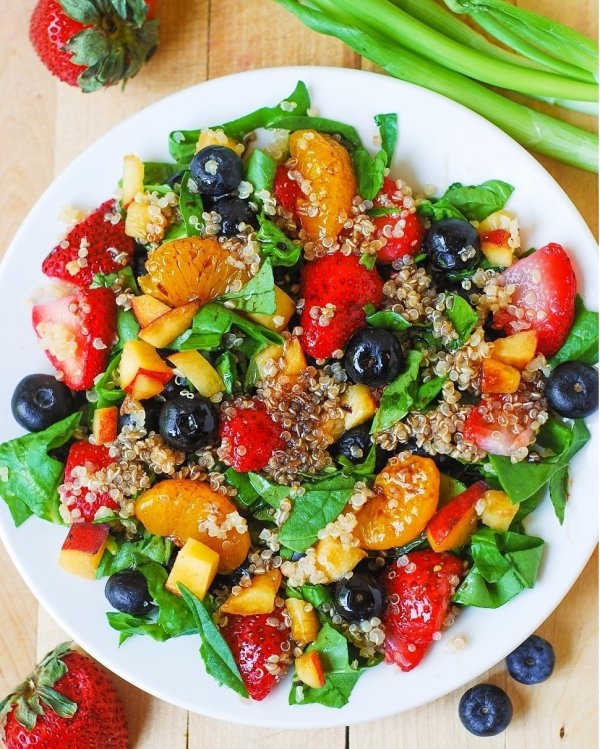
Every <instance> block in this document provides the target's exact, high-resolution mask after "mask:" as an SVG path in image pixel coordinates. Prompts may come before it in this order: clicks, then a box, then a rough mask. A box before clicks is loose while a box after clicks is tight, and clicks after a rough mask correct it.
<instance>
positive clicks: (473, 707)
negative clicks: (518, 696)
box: [458, 684, 513, 736]
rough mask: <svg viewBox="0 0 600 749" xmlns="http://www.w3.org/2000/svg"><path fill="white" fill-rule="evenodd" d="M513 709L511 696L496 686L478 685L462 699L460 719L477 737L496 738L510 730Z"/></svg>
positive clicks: (459, 705) (459, 709)
mask: <svg viewBox="0 0 600 749" xmlns="http://www.w3.org/2000/svg"><path fill="white" fill-rule="evenodd" d="M512 715H513V707H512V702H511V701H510V698H509V696H508V695H507V694H506V692H505V691H504V690H503V689H500V687H497V686H495V685H494V684H477V685H476V686H474V687H471V689H467V691H466V692H465V693H464V694H463V696H462V697H461V698H460V702H459V704H458V717H459V718H460V722H461V723H462V724H463V726H464V727H465V728H466V729H467V731H470V732H471V733H472V734H474V735H475V736H496V734H498V733H502V731H505V730H506V729H507V728H508V725H509V723H510V721H511V720H512Z"/></svg>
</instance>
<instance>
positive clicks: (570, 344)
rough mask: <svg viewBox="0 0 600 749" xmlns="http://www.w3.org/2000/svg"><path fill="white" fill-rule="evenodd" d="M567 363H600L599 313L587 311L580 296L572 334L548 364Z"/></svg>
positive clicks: (576, 300) (577, 301) (552, 365)
mask: <svg viewBox="0 0 600 749" xmlns="http://www.w3.org/2000/svg"><path fill="white" fill-rule="evenodd" d="M566 361H580V362H583V364H589V365H590V366H592V365H593V364H597V362H598V313H597V312H591V311H590V310H587V309H586V308H585V304H584V303H583V299H582V298H581V297H580V296H579V295H577V298H576V299H575V320H574V321H573V327H572V328H571V332H570V333H569V335H568V337H567V340H566V341H565V342H564V343H563V345H562V346H561V347H560V349H559V350H558V351H557V353H556V354H554V356H553V357H552V358H551V359H550V361H549V362H548V363H549V364H550V366H551V367H556V366H557V365H558V364H562V363H563V362H566Z"/></svg>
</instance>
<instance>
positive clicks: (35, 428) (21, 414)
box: [10, 374, 77, 432]
mask: <svg viewBox="0 0 600 749" xmlns="http://www.w3.org/2000/svg"><path fill="white" fill-rule="evenodd" d="M10 407H11V410H12V415H13V416H14V417H15V421H16V422H17V423H18V424H20V425H21V426H22V427H23V428H24V429H27V430H28V431H30V432H41V431H42V430H43V429H47V428H48V427H49V426H52V424H56V422H57V421H61V420H62V419H66V418H67V416H69V415H70V414H72V413H74V412H75V411H76V410H77V406H76V403H75V400H74V398H73V393H71V391H70V390H69V388H68V387H67V386H66V385H65V384H64V383H62V382H59V381H58V380H57V379H56V377H53V376H52V375H47V374H31V375H27V377H23V379H22V380H21V381H20V382H19V384H18V385H17V387H16V388H15V391H14V393H13V396H12V400H11V403H10Z"/></svg>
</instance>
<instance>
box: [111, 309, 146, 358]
mask: <svg viewBox="0 0 600 749" xmlns="http://www.w3.org/2000/svg"><path fill="white" fill-rule="evenodd" d="M139 331H140V324H139V322H138V321H137V320H136V318H135V315H134V314H133V312H132V311H131V310H130V309H127V310H125V309H122V308H121V307H119V308H118V310H117V336H118V340H117V343H116V345H115V349H116V350H117V351H120V350H121V349H122V348H123V346H124V345H125V342H126V341H135V339H136V338H137V336H138V333H139Z"/></svg>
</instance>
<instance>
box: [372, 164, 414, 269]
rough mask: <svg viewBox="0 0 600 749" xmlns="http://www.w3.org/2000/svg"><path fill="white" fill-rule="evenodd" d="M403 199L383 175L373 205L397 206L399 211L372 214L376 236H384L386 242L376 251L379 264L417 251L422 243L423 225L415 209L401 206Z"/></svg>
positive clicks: (390, 180)
mask: <svg viewBox="0 0 600 749" xmlns="http://www.w3.org/2000/svg"><path fill="white" fill-rule="evenodd" d="M403 200H404V196H403V195H402V193H400V192H399V191H398V188H397V187H396V183H395V182H394V180H392V179H389V177H386V178H385V180H384V182H383V188H382V190H381V192H380V193H379V196H378V197H377V198H376V200H375V206H376V207H394V206H398V211H397V212H395V213H392V214H390V215H387V216H377V217H375V218H373V223H374V224H375V227H376V228H377V237H378V238H380V239H385V240H386V242H385V246H384V247H382V248H381V249H380V250H379V252H378V253H377V262H378V263H380V264H381V265H386V264H391V263H393V262H394V260H400V259H401V258H403V257H404V256H405V255H411V256H412V255H416V254H417V252H418V251H419V249H420V247H421V242H422V241H423V236H424V235H425V227H424V226H423V224H422V223H421V220H420V219H419V217H418V216H417V214H416V213H414V211H413V212H411V211H409V210H408V209H407V208H405V207H404V202H403Z"/></svg>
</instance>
